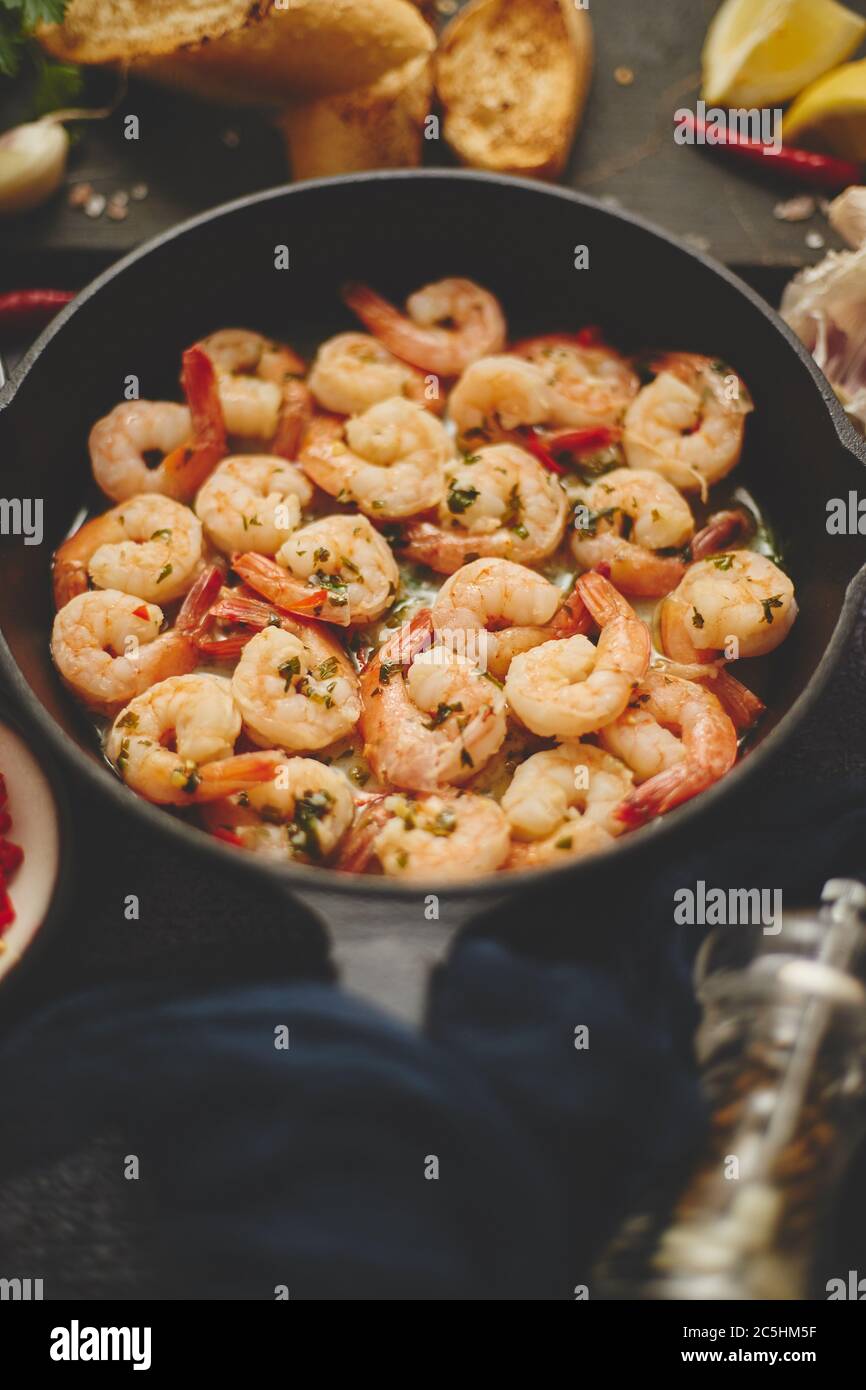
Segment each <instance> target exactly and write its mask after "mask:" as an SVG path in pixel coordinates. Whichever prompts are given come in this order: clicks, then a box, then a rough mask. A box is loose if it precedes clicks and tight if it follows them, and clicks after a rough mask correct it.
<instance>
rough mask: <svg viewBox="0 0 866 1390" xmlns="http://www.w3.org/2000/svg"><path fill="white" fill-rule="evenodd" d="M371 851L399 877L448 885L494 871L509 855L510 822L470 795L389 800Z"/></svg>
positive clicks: (494, 806)
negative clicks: (451, 882) (448, 883)
mask: <svg viewBox="0 0 866 1390" xmlns="http://www.w3.org/2000/svg"><path fill="white" fill-rule="evenodd" d="M384 816H385V819H384V824H383V825H382V827H381V829H380V830H379V831H378V833H377V834H376V835H375V838H374V839H373V842H372V851H373V853H374V854H375V855H376V858H377V859H378V860H379V863H380V864H381V865H382V869H383V871H384V872H385V873H386V874H388V875H391V876H393V877H395V878H404V879H412V880H414V879H426V880H429V881H430V882H432V883H444V882H449V881H456V880H459V879H467V878H475V877H476V876H477V875H478V874H485V873H492V872H493V871H494V870H495V869H498V868H499V867H500V866H501V865H502V864H503V863H504V862H505V859H506V857H507V855H508V846H509V839H508V821H507V820H506V818H505V815H504V813H503V811H502V809H501V807H499V806H497V804H496V802H495V801H492V800H491V799H490V797H487V796H475V795H473V794H472V793H471V792H463V793H456V794H455V793H453V792H452V793H450V794H449V793H444V794H443V793H440V794H436V795H429V796H421V797H416V798H411V799H410V798H409V797H406V796H399V795H398V796H389V797H387V799H386V800H385V803H384Z"/></svg>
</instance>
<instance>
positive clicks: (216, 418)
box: [89, 348, 226, 502]
mask: <svg viewBox="0 0 866 1390" xmlns="http://www.w3.org/2000/svg"><path fill="white" fill-rule="evenodd" d="M181 380H182V382H183V388H184V392H185V394H186V398H187V401H188V405H187V406H182V405H176V404H175V403H174V402H173V401H124V402H123V403H122V404H121V405H118V406H115V408H114V410H112V411H110V413H109V414H108V415H106V416H105V417H104V418H103V419H102V420H98V421H97V423H96V424H95V425H94V426H93V429H92V430H91V431H90V440H89V447H90V462H91V465H92V467H93V476H94V478H95V479H96V482H97V483H98V485H99V486H100V487H101V488H102V491H103V492H104V493H106V494H107V495H108V496H109V497H111V498H113V499H114V501H116V502H123V501H125V500H126V498H128V497H133V496H135V495H136V494H141V493H145V492H159V493H163V494H164V495H165V496H167V497H173V498H176V499H177V500H179V501H182V502H185V501H189V500H190V499H191V498H192V496H193V495H194V493H195V491H196V489H197V488H199V487H200V486H201V484H202V483H203V482H204V480H205V478H207V476H208V474H209V473H210V472H211V471H212V469H213V468H214V467H215V466H216V464H217V463H218V462H219V460H220V459H221V458H223V457H224V456H225V453H226V440H225V427H224V423H223V417H222V410H221V408H220V402H219V397H218V393H217V384H216V377H215V375H214V370H213V367H212V365H211V363H210V362H209V361H208V359H207V357H206V356H205V354H204V353H203V352H199V351H198V349H197V348H190V349H189V350H188V351H187V352H185V353H184V356H183V373H182V377H181ZM154 452H156V453H160V454H162V455H164V457H163V459H162V462H161V463H159V464H158V465H157V466H156V467H155V468H151V467H150V466H149V464H148V461H147V458H146V455H147V454H149V453H154Z"/></svg>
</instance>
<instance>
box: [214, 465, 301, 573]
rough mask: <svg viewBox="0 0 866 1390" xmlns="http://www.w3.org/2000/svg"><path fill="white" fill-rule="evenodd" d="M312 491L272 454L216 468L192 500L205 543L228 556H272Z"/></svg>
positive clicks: (295, 471)
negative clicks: (237, 553)
mask: <svg viewBox="0 0 866 1390" xmlns="http://www.w3.org/2000/svg"><path fill="white" fill-rule="evenodd" d="M312 496H313V489H312V487H311V485H310V482H309V480H308V479H307V477H306V476H305V475H304V474H303V473H302V472H301V471H300V469H298V468H294V467H292V465H291V464H289V463H287V462H286V460H285V459H283V458H278V457H277V456H276V455H271V454H236V455H234V456H233V457H232V458H227V459H225V460H224V461H223V462H222V463H221V464H219V466H218V467H217V468H216V469H214V471H213V473H212V474H211V475H210V477H209V478H208V480H207V482H206V483H205V485H204V487H202V488H201V490H200V491H199V493H198V496H197V497H196V499H195V511H196V515H197V516H198V518H199V520H200V521H201V522H202V524H203V526H204V529H205V532H206V533H207V537H208V540H209V541H210V542H211V543H212V544H213V545H215V546H216V547H217V549H218V550H222V551H224V552H225V554H226V555H230V554H231V553H232V551H233V550H243V551H247V550H251V551H254V552H255V553H256V554H258V555H275V554H276V553H277V551H278V550H279V548H280V546H281V545H282V544H283V542H284V541H285V539H286V537H287V535H289V533H290V532H292V531H295V530H297V528H298V526H299V525H300V522H301V508H302V507H305V506H307V505H308V503H309V502H310V500H311V498H312Z"/></svg>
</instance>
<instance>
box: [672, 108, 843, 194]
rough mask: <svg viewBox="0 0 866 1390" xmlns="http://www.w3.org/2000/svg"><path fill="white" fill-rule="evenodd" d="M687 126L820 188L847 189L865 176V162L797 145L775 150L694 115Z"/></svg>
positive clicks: (699, 135) (701, 136)
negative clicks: (863, 166) (817, 152)
mask: <svg viewBox="0 0 866 1390" xmlns="http://www.w3.org/2000/svg"><path fill="white" fill-rule="evenodd" d="M683 127H684V129H686V130H688V131H689V132H690V133H691V134H692V135H694V136H695V137H696V138H697V139H699V140H700V141H701V142H702V143H705V144H707V145H709V146H712V145H719V146H720V147H721V148H722V149H726V150H730V151H731V153H732V154H733V155H734V156H735V157H736V158H738V159H741V160H742V161H743V162H744V163H746V164H760V165H762V166H763V167H764V168H765V169H766V168H772V169H773V170H775V172H776V173H779V174H784V175H785V176H786V177H788V178H792V179H796V180H797V181H798V182H799V183H805V184H813V185H816V186H817V187H819V188H847V186H848V184H851V183H860V181H861V178H862V173H863V168H862V165H860V164H856V163H854V162H853V160H850V159H837V157H836V156H835V155H831V154H815V153H813V152H812V151H811V150H801V149H798V148H797V146H795V145H782V146H781V148H779V149H774V148H773V146H772V145H764V144H762V143H761V141H760V140H749V139H747V138H746V137H745V136H741V135H739V134H737V133H736V132H735V131H720V130H719V129H717V127H715V126H712V127H709V128H708V127H707V124H706V122H705V121H702V120H699V119H698V117H697V116H693V115H691V114H689V115H688V116H687V117H686V118H684V119H683ZM768 161H769V164H768Z"/></svg>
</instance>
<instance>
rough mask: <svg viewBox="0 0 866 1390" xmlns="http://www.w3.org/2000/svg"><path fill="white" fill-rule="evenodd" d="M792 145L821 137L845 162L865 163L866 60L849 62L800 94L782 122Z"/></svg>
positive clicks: (822, 141)
mask: <svg viewBox="0 0 866 1390" xmlns="http://www.w3.org/2000/svg"><path fill="white" fill-rule="evenodd" d="M783 131H784V138H785V140H786V141H789V142H790V143H791V144H792V145H795V144H797V143H798V141H801V140H802V138H803V136H804V135H805V136H806V137H807V138H808V139H809V141H810V143H811V141H812V139H813V137H816V136H817V138H818V141H819V142H820V144H821V145H825V146H826V147H827V149H829V150H831V151H832V153H833V154H838V155H840V156H841V157H842V159H854V160H859V161H861V162H863V161H866V60H864V61H862V62H859V63H846V64H845V66H844V67H841V68H837V69H836V71H835V72H828V73H826V74H825V76H824V77H819V78H818V81H817V82H813V83H812V85H811V87H807V88H806V90H805V92H801V94H800V96H798V98H797V100H796V101H795V102H794V104H793V106H792V107H791V109H790V110H789V111H788V112H787V113H786V115H785V117H784V121H783Z"/></svg>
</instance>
